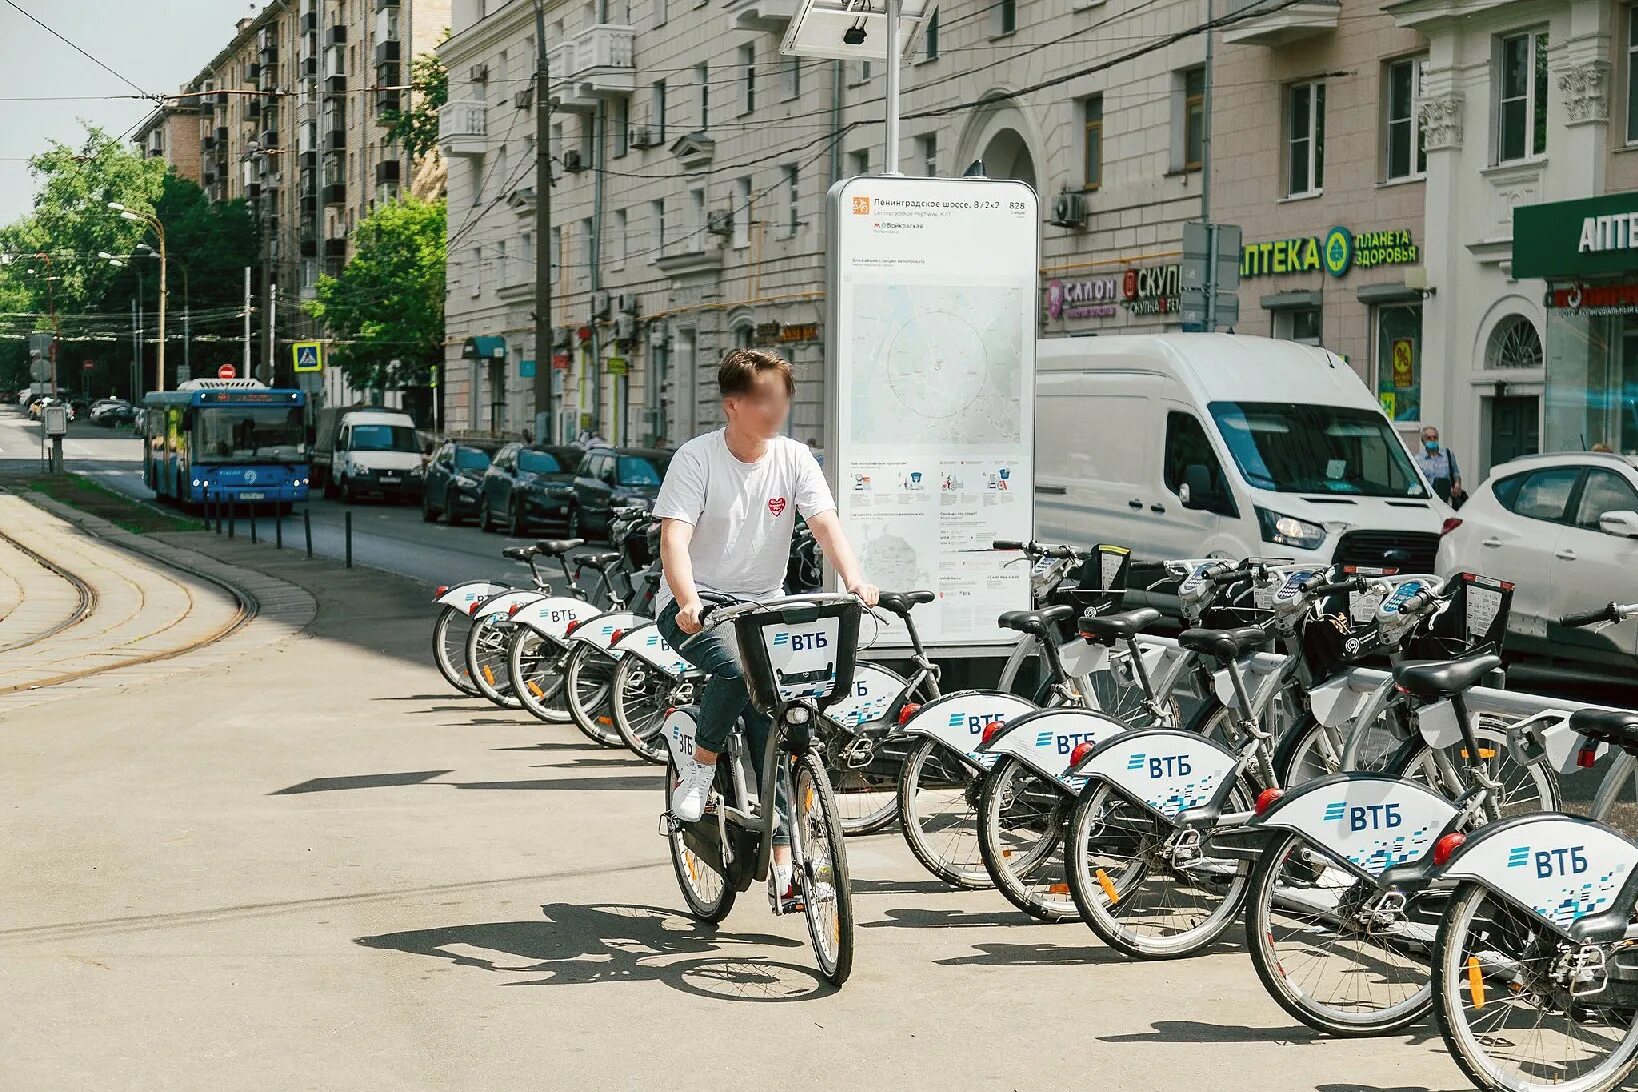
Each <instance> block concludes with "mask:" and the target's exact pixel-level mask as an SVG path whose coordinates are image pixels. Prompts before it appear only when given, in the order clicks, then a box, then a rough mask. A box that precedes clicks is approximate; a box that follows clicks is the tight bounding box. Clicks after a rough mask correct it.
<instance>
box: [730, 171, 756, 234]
mask: <svg viewBox="0 0 1638 1092" xmlns="http://www.w3.org/2000/svg"><path fill="white" fill-rule="evenodd" d="M728 214H729V215H730V216H732V217H733V218H734V249H735V250H743V249H745V248H746V247H748V246H750V245H751V180H750V179H749V178H736V179H735V180H734V207H733V208H732V209H729V210H728Z"/></svg>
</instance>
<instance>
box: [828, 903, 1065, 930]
mask: <svg viewBox="0 0 1638 1092" xmlns="http://www.w3.org/2000/svg"><path fill="white" fill-rule="evenodd" d="M1034 920H1035V919H1034V918H1031V917H1030V916H1029V915H1027V914H1022V913H1018V912H1017V911H1014V912H1012V913H1008V914H974V913H972V912H971V911H968V910H921V909H909V908H906V909H902V910H889V911H887V920H886V921H866V922H861V923H860V925H859V927H860V928H861V929H987V928H989V927H990V926H992V925H1028V924H1031V923H1033V922H1034Z"/></svg>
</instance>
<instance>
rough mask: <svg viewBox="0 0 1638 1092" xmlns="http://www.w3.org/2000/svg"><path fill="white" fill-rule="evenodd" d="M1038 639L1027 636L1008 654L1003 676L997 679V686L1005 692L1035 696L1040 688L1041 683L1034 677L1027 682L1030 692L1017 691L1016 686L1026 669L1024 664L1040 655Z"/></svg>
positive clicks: (1002, 669) (1023, 696) (1002, 670)
mask: <svg viewBox="0 0 1638 1092" xmlns="http://www.w3.org/2000/svg"><path fill="white" fill-rule="evenodd" d="M1038 647H1039V644H1038V641H1037V639H1036V638H1034V637H1025V638H1024V639H1023V640H1021V641H1019V642H1018V643H1017V644H1015V645H1013V646H1012V652H1011V653H1009V654H1008V656H1007V662H1006V663H1005V664H1003V665H1001V677H1000V678H999V679H997V680H996V683H995V688H996V689H997V690H999V691H1000V692H1001V693H1003V694H1013V695H1014V696H1016V697H1020V698H1025V697H1033V696H1034V692H1035V691H1036V690H1037V689H1039V683H1038V682H1036V681H1034V680H1033V679H1032V680H1031V681H1029V682H1028V683H1026V685H1027V686H1028V688H1029V690H1030V691H1031V692H1030V693H1029V694H1021V693H1017V692H1016V691H1015V690H1014V687H1015V686H1017V685H1018V678H1019V675H1020V674H1021V673H1022V672H1023V670H1024V664H1025V663H1027V662H1029V661H1031V660H1034V659H1037V658H1039V657H1040V652H1039V651H1037V649H1038Z"/></svg>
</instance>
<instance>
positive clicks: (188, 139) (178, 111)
mask: <svg viewBox="0 0 1638 1092" xmlns="http://www.w3.org/2000/svg"><path fill="white" fill-rule="evenodd" d="M131 142H132V143H133V144H135V145H136V146H137V147H138V148H140V149H141V150H142V154H143V155H145V156H147V157H148V158H149V159H163V160H164V161H165V165H166V166H167V167H169V168H170V170H171V171H172V172H173V173H174V174H176V175H177V176H178V177H181V178H186V179H189V180H190V181H193V182H198V181H199V179H200V170H201V165H202V164H203V162H204V157H203V156H202V155H201V148H200V144H199V106H198V104H196V103H193V102H190V101H188V100H186V99H180V100H177V101H175V102H171V103H167V104H166V105H164V106H161V107H159V108H158V109H157V110H155V111H154V112H153V113H151V114H149V115H148V116H147V117H146V118H144V119H143V121H142V124H141V125H139V126H137V129H136V132H135V133H134V134H133V135H132V137H131Z"/></svg>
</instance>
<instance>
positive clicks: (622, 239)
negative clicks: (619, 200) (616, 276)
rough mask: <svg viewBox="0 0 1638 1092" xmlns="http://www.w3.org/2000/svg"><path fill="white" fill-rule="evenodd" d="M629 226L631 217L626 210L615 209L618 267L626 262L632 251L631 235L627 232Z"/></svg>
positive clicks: (615, 244)
mask: <svg viewBox="0 0 1638 1092" xmlns="http://www.w3.org/2000/svg"><path fill="white" fill-rule="evenodd" d="M629 227H630V224H629V217H627V215H626V210H625V209H615V210H614V264H615V266H616V267H617V268H618V267H619V266H622V265H625V264H626V256H627V255H628V254H630V253H631V237H630V235H628V234H627V232H628V230H629Z"/></svg>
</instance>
